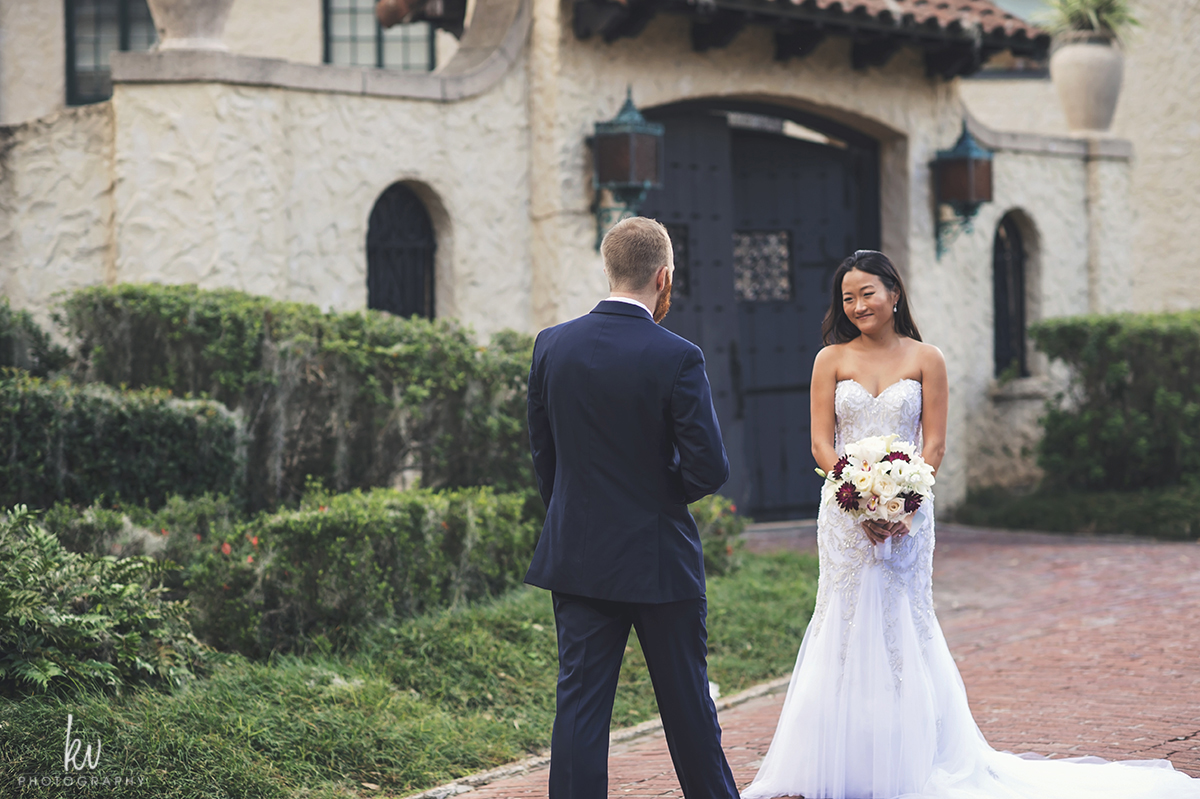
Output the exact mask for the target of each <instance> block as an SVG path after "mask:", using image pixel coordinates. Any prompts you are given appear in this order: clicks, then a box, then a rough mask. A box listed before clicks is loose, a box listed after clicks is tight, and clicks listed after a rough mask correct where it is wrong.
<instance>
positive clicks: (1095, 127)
mask: <svg viewBox="0 0 1200 799" xmlns="http://www.w3.org/2000/svg"><path fill="white" fill-rule="evenodd" d="M1124 61H1125V59H1124V56H1123V55H1122V54H1121V51H1120V50H1118V49H1117V47H1116V46H1115V45H1114V44H1113V43H1112V41H1111V40H1109V39H1108V38H1106V37H1103V36H1097V35H1095V34H1076V35H1074V36H1068V37H1065V38H1064V39H1062V40H1061V44H1060V45H1059V46H1058V48H1057V49H1056V50H1055V51H1054V54H1053V55H1052V56H1050V78H1051V79H1052V80H1053V81H1054V86H1055V88H1057V89H1058V99H1059V102H1061V103H1062V108H1063V113H1064V114H1065V115H1066V117H1067V127H1069V128H1070V129H1071V130H1073V131H1081V132H1083V131H1091V132H1102V131H1106V130H1108V128H1109V127H1110V126H1111V125H1112V120H1113V113H1114V112H1115V111H1116V110H1117V97H1118V96H1119V95H1120V94H1121V78H1122V76H1123V74H1124Z"/></svg>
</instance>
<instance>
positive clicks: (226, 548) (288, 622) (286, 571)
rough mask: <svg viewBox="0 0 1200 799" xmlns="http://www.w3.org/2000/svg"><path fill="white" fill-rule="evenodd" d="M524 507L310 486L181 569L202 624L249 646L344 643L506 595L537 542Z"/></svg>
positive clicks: (470, 494)
mask: <svg viewBox="0 0 1200 799" xmlns="http://www.w3.org/2000/svg"><path fill="white" fill-rule="evenodd" d="M525 505H526V496H525V495H524V494H496V493H494V492H493V491H492V490H491V489H489V488H468V489H460V490H455V491H444V492H433V491H428V490H415V491H396V490H392V489H377V490H374V491H370V492H366V493H363V492H360V491H353V492H350V493H344V494H329V493H326V492H322V491H317V492H314V493H311V494H310V495H308V496H306V497H305V499H304V501H303V502H302V504H301V506H300V508H299V509H298V510H294V511H284V512H280V513H276V514H272V515H266V514H264V515H262V516H259V517H258V518H256V519H255V520H253V521H251V522H249V523H248V524H246V525H243V526H240V527H238V528H237V529H236V530H234V531H232V532H230V533H226V534H223V535H219V536H213V537H212V538H211V539H210V540H209V541H208V542H207V546H206V547H205V548H204V549H203V550H202V551H201V552H199V553H197V556H196V557H195V558H194V559H193V560H192V562H191V563H190V564H189V565H188V567H187V572H186V577H185V584H186V586H187V589H188V591H189V597H190V599H191V602H192V604H193V606H194V608H195V611H196V615H195V625H196V631H197V634H198V635H199V636H200V637H201V638H203V639H204V640H205V641H207V642H209V643H212V644H213V645H215V646H218V647H220V648H223V649H235V650H237V651H240V652H243V653H245V654H248V655H252V656H261V655H263V654H266V653H268V652H272V651H287V650H296V649H300V650H305V649H309V648H312V647H314V646H315V647H317V648H318V649H323V648H327V647H330V646H338V647H341V646H344V645H353V644H354V643H355V640H356V637H357V636H358V635H359V634H360V633H361V632H363V631H365V630H367V629H369V628H371V627H373V626H377V625H378V624H379V623H382V622H387V621H389V620H392V619H397V618H403V617H408V616H412V615H414V614H417V613H420V612H422V611H424V610H427V609H430V608H437V607H446V606H454V605H458V604H461V603H463V602H465V601H469V600H474V599H479V598H482V597H487V596H494V595H497V594H500V593H501V592H503V591H505V590H506V589H508V588H510V587H511V586H513V585H517V584H519V583H520V581H521V579H522V577H523V576H524V573H525V570H526V568H527V567H528V565H529V560H530V558H531V557H532V554H533V548H534V545H535V544H536V542H537V536H538V528H539V524H538V522H537V521H536V520H533V519H530V518H528V517H527V515H526V513H525Z"/></svg>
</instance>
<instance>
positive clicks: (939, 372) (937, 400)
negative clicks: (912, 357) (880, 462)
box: [921, 345, 950, 473]
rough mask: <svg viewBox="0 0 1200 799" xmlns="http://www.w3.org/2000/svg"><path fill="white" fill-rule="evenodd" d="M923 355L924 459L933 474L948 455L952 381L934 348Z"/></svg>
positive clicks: (922, 435)
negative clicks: (947, 433)
mask: <svg viewBox="0 0 1200 799" xmlns="http://www.w3.org/2000/svg"><path fill="white" fill-rule="evenodd" d="M923 350H924V351H923V352H922V353H921V437H922V438H923V439H924V450H923V451H922V452H921V457H922V458H924V459H925V462H926V463H928V464H929V465H930V466H932V467H933V471H934V473H936V472H937V470H938V467H939V466H941V465H942V458H943V457H945V455H946V415H947V413H948V412H949V407H950V380H949V378H948V377H947V376H946V358H945V356H943V355H942V351H941V350H939V349H938V348H937V347H934V346H931V345H929V346H926V347H924V348H923Z"/></svg>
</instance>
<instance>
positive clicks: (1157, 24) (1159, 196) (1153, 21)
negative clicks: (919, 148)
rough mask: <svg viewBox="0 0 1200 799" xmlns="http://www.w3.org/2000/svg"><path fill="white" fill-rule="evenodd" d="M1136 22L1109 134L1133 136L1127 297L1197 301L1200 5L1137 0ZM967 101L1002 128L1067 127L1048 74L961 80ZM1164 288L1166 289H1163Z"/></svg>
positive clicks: (1175, 305) (1155, 305) (1158, 305)
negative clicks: (1032, 77) (1130, 279)
mask: <svg viewBox="0 0 1200 799" xmlns="http://www.w3.org/2000/svg"><path fill="white" fill-rule="evenodd" d="M1134 5H1135V13H1136V14H1137V16H1138V19H1139V20H1140V21H1141V23H1142V26H1141V27H1140V28H1137V29H1135V30H1133V31H1132V32H1131V33H1130V34H1129V36H1128V38H1127V44H1126V46H1125V52H1126V60H1125V81H1124V86H1123V88H1122V91H1121V98H1120V101H1119V102H1118V104H1117V115H1116V118H1115V120H1114V121H1113V128H1112V133H1113V135H1115V136H1119V137H1121V138H1125V139H1128V140H1129V141H1131V142H1132V143H1133V148H1134V156H1135V162H1134V168H1133V171H1132V173H1131V175H1130V176H1129V178H1128V180H1129V181H1130V192H1129V203H1130V209H1129V213H1130V216H1129V218H1130V219H1131V220H1132V222H1133V225H1134V237H1133V243H1132V258H1133V266H1134V269H1133V276H1134V277H1133V287H1132V294H1131V303H1130V304H1131V305H1132V307H1133V308H1135V309H1137V310H1150V311H1154V310H1171V309H1182V308H1200V255H1197V253H1200V192H1197V191H1196V188H1195V187H1196V186H1197V185H1200V158H1197V157H1196V153H1197V152H1200V112H1197V109H1198V108H1200V47H1197V44H1196V43H1197V42H1200V4H1198V3H1197V2H1196V0H1141V2H1135V4H1134ZM961 89H962V95H963V99H964V100H965V102H966V104H967V106H968V107H969V108H970V109H971V112H972V113H973V114H974V115H975V116H976V117H977V118H978V119H979V120H980V121H981V122H983V123H985V124H987V125H989V126H991V127H994V128H997V129H1000V130H1025V131H1032V132H1038V133H1047V134H1052V135H1062V134H1065V133H1066V120H1065V119H1064V117H1063V114H1062V109H1061V108H1060V106H1059V102H1058V96H1057V94H1056V92H1055V89H1054V86H1053V85H1052V84H1051V83H1050V81H1049V80H1040V81H1039V80H1016V81H994V80H965V81H962V82H961ZM1164 287H1170V288H1169V289H1164Z"/></svg>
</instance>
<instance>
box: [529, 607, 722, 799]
mask: <svg viewBox="0 0 1200 799" xmlns="http://www.w3.org/2000/svg"><path fill="white" fill-rule="evenodd" d="M707 614H708V603H707V601H706V599H705V598H704V597H703V596H701V597H698V598H696V599H686V600H682V601H679V602H665V603H662V604H638V603H630V602H612V601H608V600H602V599H591V598H588V597H581V596H574V595H572V594H563V593H560V592H557V591H555V592H554V620H555V623H556V625H557V628H558V663H559V670H558V694H557V701H558V706H557V713H556V715H555V717H554V734H553V737H552V739H551V744H550V799H605V798H606V797H607V796H608V735H609V727H610V725H611V722H612V709H613V698H614V696H615V695H616V691H617V677H618V676H619V675H620V673H621V660H622V658H623V657H624V655H625V646H626V643H627V642H628V640H629V628H630V627H633V628H634V629H635V630H637V635H638V640H639V641H640V642H641V645H642V651H643V653H645V656H646V665H647V666H648V667H649V670H650V679H651V681H652V683H653V684H654V696H655V698H656V699H657V700H658V710H659V714H660V715H661V716H662V721H663V732H664V733H665V734H666V738H667V747H668V748H669V749H670V752H671V761H672V762H673V763H674V765H675V774H676V776H678V778H679V784H680V786H681V787H682V788H683V795H684V796H685V797H686V799H737V796H738V792H737V787H736V785H735V784H734V781H733V773H732V772H731V771H730V769H729V763H728V761H726V759H725V753H724V751H723V750H722V749H721V728H720V726H719V725H718V723H717V709H716V706H715V705H714V704H713V700H712V697H711V696H710V695H709V692H708V664H707V661H706V658H707V656H708V630H707V629H706V627H705V618H706V616H707Z"/></svg>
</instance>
